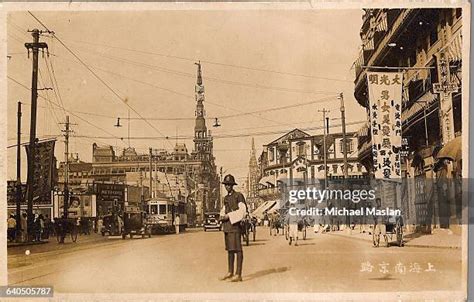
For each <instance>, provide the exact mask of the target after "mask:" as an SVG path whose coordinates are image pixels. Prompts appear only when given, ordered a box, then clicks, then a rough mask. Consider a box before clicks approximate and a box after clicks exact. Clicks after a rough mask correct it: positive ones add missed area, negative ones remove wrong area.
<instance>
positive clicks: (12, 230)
mask: <svg viewBox="0 0 474 302" xmlns="http://www.w3.org/2000/svg"><path fill="white" fill-rule="evenodd" d="M7 226H8V230H7V234H8V240H9V241H10V242H12V241H15V239H16V219H15V215H13V214H11V215H10V217H9V218H8V219H7Z"/></svg>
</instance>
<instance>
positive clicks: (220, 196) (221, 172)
mask: <svg viewBox="0 0 474 302" xmlns="http://www.w3.org/2000/svg"><path fill="white" fill-rule="evenodd" d="M219 174H220V181H219V201H220V203H219V209H221V208H222V205H223V204H224V202H223V198H224V197H223V196H222V180H223V178H222V177H223V174H224V172H223V168H222V166H221V168H220V169H219Z"/></svg>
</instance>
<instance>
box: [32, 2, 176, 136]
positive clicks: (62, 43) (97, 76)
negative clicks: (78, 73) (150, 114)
mask: <svg viewBox="0 0 474 302" xmlns="http://www.w3.org/2000/svg"><path fill="white" fill-rule="evenodd" d="M28 13H29V14H30V15H31V16H32V17H33V18H34V19H35V20H36V21H38V23H40V24H41V25H42V26H43V27H44V28H45V29H46V30H48V31H50V30H49V29H48V27H47V26H46V25H45V24H44V23H43V22H41V21H40V20H39V19H38V18H37V17H36V16H35V15H33V13H32V12H31V11H28ZM50 32H51V31H50ZM53 37H54V38H55V39H56V40H58V42H59V43H60V44H61V45H62V46H63V47H64V48H65V49H66V50H67V51H68V52H69V53H70V54H72V55H73V56H74V57H75V58H76V59H77V60H78V61H79V62H80V63H81V64H82V65H83V66H84V67H85V68H86V69H87V70H89V72H91V73H92V75H93V76H94V77H95V78H96V79H97V80H99V81H100V82H101V83H102V84H103V85H104V86H105V87H107V89H108V90H109V91H110V92H112V94H113V95H115V96H116V97H117V98H118V99H119V100H120V101H121V102H122V103H123V104H125V105H126V106H127V107H128V108H130V110H132V111H133V112H134V113H135V114H136V115H138V116H139V117H141V118H142V119H143V120H144V121H145V122H146V123H147V124H148V125H149V126H150V127H151V128H152V129H153V130H155V131H156V132H157V133H158V134H160V135H164V134H163V133H162V132H161V131H160V130H158V128H156V127H155V126H154V125H153V124H152V123H150V122H149V121H147V120H146V119H144V118H143V117H142V116H141V114H140V113H139V112H138V111H137V110H136V109H135V108H133V107H132V106H130V104H128V102H127V100H126V99H123V98H122V97H121V96H120V95H119V94H118V93H117V92H116V91H115V90H114V89H113V88H112V87H111V86H110V85H109V84H108V83H107V82H106V81H104V80H103V79H102V78H101V77H100V76H99V75H98V74H97V73H96V72H95V71H94V70H92V69H91V68H90V67H89V66H88V65H87V64H86V63H85V62H84V61H83V60H82V59H81V58H80V57H79V56H78V55H77V54H76V53H75V52H74V51H72V50H71V49H70V48H69V47H68V46H67V45H66V44H65V43H64V42H63V41H62V40H61V39H60V38H59V37H58V36H57V35H56V34H53ZM170 145H171V143H170Z"/></svg>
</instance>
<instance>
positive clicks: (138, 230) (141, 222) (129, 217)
mask: <svg viewBox="0 0 474 302" xmlns="http://www.w3.org/2000/svg"><path fill="white" fill-rule="evenodd" d="M143 216H144V212H143V211H141V210H140V207H137V206H125V209H124V212H123V228H122V239H125V238H126V237H127V235H130V239H132V238H133V236H134V235H141V236H142V238H145V236H148V238H150V237H151V226H150V225H148V224H146V223H145V219H143V218H144V217H143Z"/></svg>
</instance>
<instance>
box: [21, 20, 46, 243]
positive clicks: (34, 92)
mask: <svg viewBox="0 0 474 302" xmlns="http://www.w3.org/2000/svg"><path fill="white" fill-rule="evenodd" d="M41 33H42V31H39V30H38V29H33V30H32V31H31V35H32V36H33V43H25V47H26V49H27V50H28V55H29V53H30V49H31V51H32V53H33V68H32V74H31V111H30V112H31V121H30V142H29V152H28V175H27V186H28V189H27V200H28V208H27V215H28V220H27V222H28V227H27V230H28V242H29V241H31V234H32V230H33V198H34V182H35V181H36V180H35V177H34V176H35V155H36V152H35V151H36V110H37V105H38V104H37V101H38V52H39V50H40V49H41V50H44V49H48V44H46V43H44V42H39V36H40V34H41Z"/></svg>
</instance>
